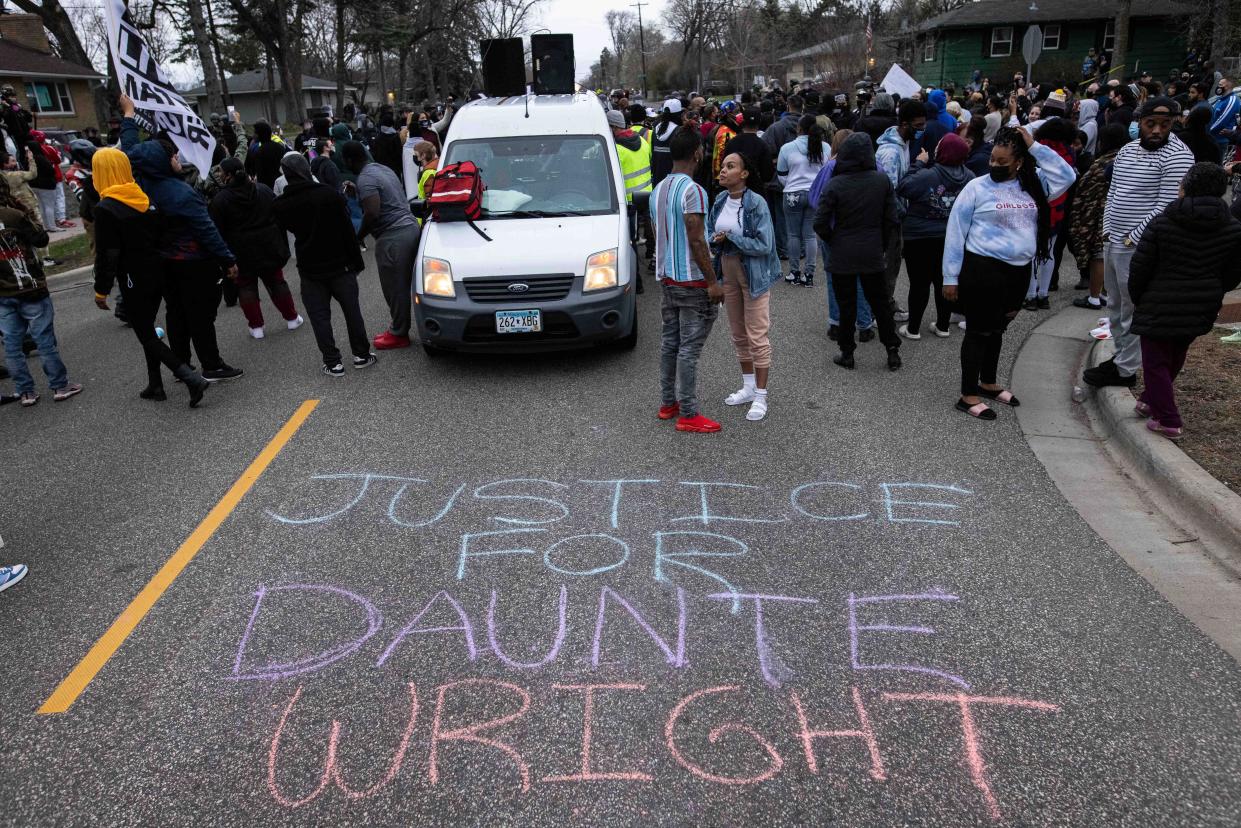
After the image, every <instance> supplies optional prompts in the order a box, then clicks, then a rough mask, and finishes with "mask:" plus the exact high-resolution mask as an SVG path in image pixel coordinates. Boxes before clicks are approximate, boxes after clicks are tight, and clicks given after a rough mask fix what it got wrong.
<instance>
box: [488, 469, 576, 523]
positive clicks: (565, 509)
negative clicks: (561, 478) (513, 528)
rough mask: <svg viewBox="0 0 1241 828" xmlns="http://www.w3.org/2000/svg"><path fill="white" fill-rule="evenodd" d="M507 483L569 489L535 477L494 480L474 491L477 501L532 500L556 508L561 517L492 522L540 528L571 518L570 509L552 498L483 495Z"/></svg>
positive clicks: (494, 519) (507, 518)
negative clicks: (536, 484)
mask: <svg viewBox="0 0 1241 828" xmlns="http://www.w3.org/2000/svg"><path fill="white" fill-rule="evenodd" d="M506 483H541V484H543V485H545V486H553V487H555V488H557V489H567V488H569V487H568V486H566V485H565V484H563V483H557V482H556V481H554V480H541V479H539V478H534V477H515V478H512V479H511V480H494V481H492V482H491V483H484V484H483V485H481V486H479V487H478V488H477V489H475V490H474V499H475V500H530V501H534V502H536V503H546V504H548V505H550V506H555V507H557V508H558V509H560V511H561V515H560V517H558V518H547V519H546V520H527V519H525V518H514V517H493V518H491V520H493V521H495V522H496V523H510V524H515V525H518V526H540V525H542V524H545V523H556V522H558V521H562V520H564V519H565V518H567V517H568V516H569V507H568V506H565V505H564V504H563V503H561V502H560V501H559V500H553V499H551V498H550V497H538V496H537V495H503V494H501V495H493V494H484V493H483V490H484V489H490V488H491V487H492V486H502V485H504V484H506Z"/></svg>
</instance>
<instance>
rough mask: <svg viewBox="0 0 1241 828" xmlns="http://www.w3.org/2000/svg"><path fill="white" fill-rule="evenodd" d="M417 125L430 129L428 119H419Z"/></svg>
mask: <svg viewBox="0 0 1241 828" xmlns="http://www.w3.org/2000/svg"><path fill="white" fill-rule="evenodd" d="M418 126H420V127H422V128H423V129H430V128H431V122H430V121H419V122H418Z"/></svg>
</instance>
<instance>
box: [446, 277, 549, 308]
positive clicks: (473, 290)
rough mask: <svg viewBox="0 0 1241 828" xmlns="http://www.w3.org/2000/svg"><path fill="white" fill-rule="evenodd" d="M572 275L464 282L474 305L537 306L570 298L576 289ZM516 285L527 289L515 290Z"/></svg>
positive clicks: (466, 280)
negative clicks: (570, 294)
mask: <svg viewBox="0 0 1241 828" xmlns="http://www.w3.org/2000/svg"><path fill="white" fill-rule="evenodd" d="M573 278H574V277H573V274H572V273H554V274H551V275H548V276H494V277H489V278H486V279H465V280H463V281H462V284H464V285H465V292H466V294H468V295H469V297H470V299H472V300H474V301H475V302H486V303H488V304H507V305H512V304H524V303H531V304H538V303H539V302H555V301H558V300H560V299H563V298H565V297H566V296H568V295H569V291H570V290H572V289H573ZM513 285H525V286H526V289H525V290H522V289H520V288H518V289H517V290H512V289H511V286H513Z"/></svg>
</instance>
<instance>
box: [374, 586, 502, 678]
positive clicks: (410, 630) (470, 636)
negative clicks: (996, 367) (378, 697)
mask: <svg viewBox="0 0 1241 828" xmlns="http://www.w3.org/2000/svg"><path fill="white" fill-rule="evenodd" d="M441 598H442V599H443V600H445V601H447V602H448V604H449V606H451V607H452V608H453V610H455V611H456V613H457V618H458V619H460V621H461V623H460V624H459V625H457V626H450V627H419V626H418V622H419V621H421V620H422V616H424V615H426V614H427V613H428V612H430V611H431V607H433V606H435V602H436V601H439V600H440V599H441ZM441 632H459V633H463V634H464V635H465V651H466V655H467V656H469V659H470V661H473V660H474V659H476V658H478V647H477V646H476V645H475V644H474V625H473V624H471V623H470V617H469V616H468V615H466V614H465V610H463V609H462V608H461V605H460V604H458V603H457V599H456V598H453V597H452V596H451V595H449V594H448V592H447V591H446V590H442V589H441V590H440V591H439V592H437V593H435V594H434V595H432V596H431V600H430V601H428V602H427V605H426V606H425V607H423V608H422V611H421V612H419V613H418V614H417V615H415V616H414V619H413V620H412V621H410V622H409V623H408V624H406V625H405V627H404V628H403V629H402V630H401V631H400V632H399V633H397V634H396V638H394V639H392V643H391V644H389V645H388V649H386V650H384V652H383V655H381V656H380V657H379V661H376V662H375V666H376V667H382V666H384V662H386V661H387V660H388V659H389V658H390V657H391V656H392V653H393V651H394V650H396V648H397V646H398V645H400V643H401V642H402V641H404V640H405V637H406V636H409V635H415V634H417V635H422V634H425V633H441Z"/></svg>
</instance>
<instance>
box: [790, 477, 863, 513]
mask: <svg viewBox="0 0 1241 828" xmlns="http://www.w3.org/2000/svg"><path fill="white" fill-rule="evenodd" d="M818 486H836V487H838V488H841V489H854V490H855V491H861V489H862V487H861V486H859V485H857V484H856V483H838V482H836V481H834V480H816V481H815V482H813V483H803V484H802V485H800V486H798V487H797V488H796V489H794V490H793V491H792V493H790V494H789V504H790V505H791V506H792V507H793V508H794V509H796V510H797V511H799V512H801V513H802V514H803V515H805V516H806V517H808V518H811V519H813V520H826V521H839V520H865V519H866V518H868V517H870V513H869V512H858V513H857V514H853V515H820V514H817V513H815V512H808V511H806V510H805V509H804V508H803V507H802V505H801V503H800V502H799V500H800V499H801V494H802V492H804V491H806V490H807V489H811V488H816V487H818Z"/></svg>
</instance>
